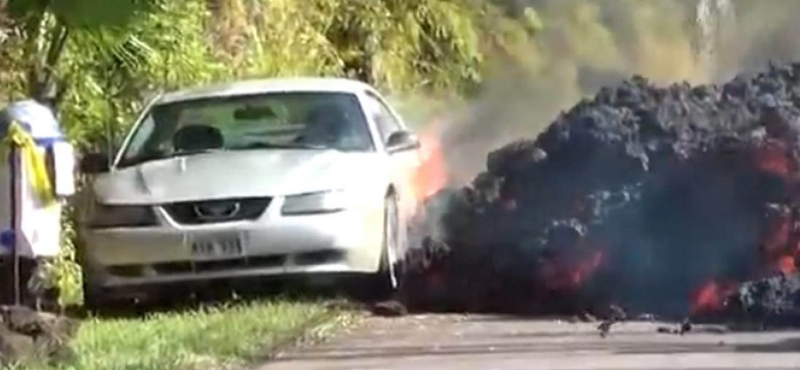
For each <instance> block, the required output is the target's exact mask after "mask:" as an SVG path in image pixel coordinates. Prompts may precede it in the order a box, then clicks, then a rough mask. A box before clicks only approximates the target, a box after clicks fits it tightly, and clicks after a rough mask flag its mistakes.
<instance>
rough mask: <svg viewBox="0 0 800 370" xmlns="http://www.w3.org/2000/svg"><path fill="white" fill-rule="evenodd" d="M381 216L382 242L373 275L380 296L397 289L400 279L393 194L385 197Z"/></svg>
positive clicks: (397, 234) (398, 221)
mask: <svg viewBox="0 0 800 370" xmlns="http://www.w3.org/2000/svg"><path fill="white" fill-rule="evenodd" d="M383 214H384V217H383V220H384V221H383V243H382V246H381V259H380V264H379V267H378V272H377V274H376V276H375V279H374V280H375V287H376V291H375V293H376V294H377V295H379V296H381V298H382V297H383V296H386V295H390V294H391V293H392V292H394V291H395V290H397V288H398V286H399V284H400V280H399V274H398V271H397V249H398V244H399V242H400V233H399V231H400V219H399V217H398V211H397V199H396V198H395V196H394V195H390V196H388V197H386V202H385V206H384V212H383Z"/></svg>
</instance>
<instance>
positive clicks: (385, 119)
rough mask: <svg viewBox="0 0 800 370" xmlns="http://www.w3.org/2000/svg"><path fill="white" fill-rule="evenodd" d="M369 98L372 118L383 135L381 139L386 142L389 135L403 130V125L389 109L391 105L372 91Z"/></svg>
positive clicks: (368, 93) (368, 95)
mask: <svg viewBox="0 0 800 370" xmlns="http://www.w3.org/2000/svg"><path fill="white" fill-rule="evenodd" d="M367 99H368V100H369V106H370V111H371V112H370V113H371V114H372V119H373V120H375V124H376V125H377V127H378V133H379V134H380V136H381V141H383V143H384V144H386V142H387V141H388V140H389V136H391V135H392V134H393V133H395V132H397V131H401V130H402V129H403V127H402V126H401V125H400V122H399V121H398V120H397V118H396V117H395V116H394V115H393V114H392V112H391V111H390V110H389V107H387V106H386V104H384V103H383V101H381V100H380V99H378V98H377V97H376V96H375V94H373V93H372V92H367Z"/></svg>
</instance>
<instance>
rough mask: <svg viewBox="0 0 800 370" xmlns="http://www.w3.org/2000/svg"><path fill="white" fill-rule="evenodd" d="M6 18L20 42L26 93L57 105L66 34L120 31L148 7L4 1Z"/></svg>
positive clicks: (145, 3)
mask: <svg viewBox="0 0 800 370" xmlns="http://www.w3.org/2000/svg"><path fill="white" fill-rule="evenodd" d="M6 1H7V2H8V3H7V4H6V5H5V8H7V14H8V17H9V18H10V22H11V23H12V24H15V25H17V27H18V29H19V31H20V32H21V38H22V39H23V40H24V41H23V50H22V60H23V63H24V65H25V70H26V84H27V89H26V90H27V93H28V95H29V96H30V97H32V98H35V99H38V100H43V101H52V100H55V101H58V100H60V99H59V98H60V97H62V96H63V92H64V88H65V86H63V85H62V86H57V77H58V65H59V61H60V59H61V57H62V55H63V53H64V50H65V47H66V45H67V40H68V38H69V37H70V34H73V33H75V32H89V33H91V32H97V31H101V30H103V29H113V28H117V29H121V28H123V27H125V25H127V24H129V23H130V21H131V20H132V19H134V18H135V17H136V16H137V15H140V14H142V13H144V12H146V11H147V10H148V9H149V8H150V7H151V5H152V3H151V1H149V0H113V1H114V4H113V6H109V3H110V1H109V0H6Z"/></svg>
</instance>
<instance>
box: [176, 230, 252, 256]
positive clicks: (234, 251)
mask: <svg viewBox="0 0 800 370" xmlns="http://www.w3.org/2000/svg"><path fill="white" fill-rule="evenodd" d="M189 245H190V247H191V251H192V255H193V256H194V257H196V258H221V257H238V256H242V255H244V238H243V237H242V236H241V235H225V236H207V237H196V238H192V239H190V244H189Z"/></svg>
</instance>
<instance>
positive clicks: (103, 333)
mask: <svg viewBox="0 0 800 370" xmlns="http://www.w3.org/2000/svg"><path fill="white" fill-rule="evenodd" d="M349 317H351V316H350V315H349V314H348V313H346V312H344V311H339V310H336V309H330V308H326V307H325V306H324V305H323V304H320V303H309V302H290V301H283V300H272V301H261V302H250V303H240V304H231V305H228V306H223V307H214V308H204V309H199V310H194V311H190V312H179V313H158V314H152V315H150V316H148V317H145V318H136V319H99V318H95V319H88V320H86V321H84V322H83V324H82V325H81V328H80V330H79V332H78V335H77V337H76V338H75V339H74V342H73V343H72V348H73V349H74V351H75V354H76V356H75V359H74V360H73V361H70V362H69V363H66V364H63V365H61V366H59V367H56V368H55V369H81V370H84V369H85V370H101V369H103V370H114V369H153V370H156V369H157V370H170V369H204V370H205V369H224V368H238V367H242V366H245V365H246V364H247V363H249V362H251V361H253V360H255V359H258V358H259V357H262V356H264V355H267V354H269V353H270V352H271V351H273V350H275V349H277V348H279V347H281V346H284V345H287V344H291V343H293V342H294V341H295V340H298V339H300V338H303V337H305V336H308V335H314V336H316V337H319V336H321V335H326V333H327V332H326V330H328V329H330V328H331V327H334V326H336V325H340V324H342V323H343V322H346V320H343V319H346V318H349ZM321 328H322V329H321ZM321 330H322V331H321ZM42 369H43V370H44V369H53V368H42Z"/></svg>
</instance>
